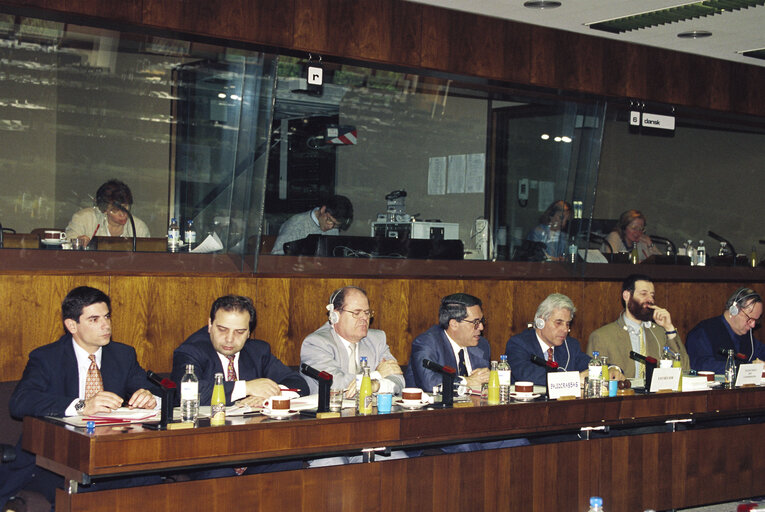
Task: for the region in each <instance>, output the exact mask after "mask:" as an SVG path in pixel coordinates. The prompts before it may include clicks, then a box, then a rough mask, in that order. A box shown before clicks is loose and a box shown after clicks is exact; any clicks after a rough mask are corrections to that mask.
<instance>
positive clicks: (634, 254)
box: [630, 243, 640, 265]
mask: <svg viewBox="0 0 765 512" xmlns="http://www.w3.org/2000/svg"><path fill="white" fill-rule="evenodd" d="M630 263H632V264H633V265H637V264H638V263H640V253H638V244H636V243H634V244H632V250H631V251H630Z"/></svg>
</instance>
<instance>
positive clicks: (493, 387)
mask: <svg viewBox="0 0 765 512" xmlns="http://www.w3.org/2000/svg"><path fill="white" fill-rule="evenodd" d="M497 366H498V365H497V362H496V361H492V362H491V369H490V370H489V396H488V398H487V400H486V403H487V404H489V405H498V404H499V370H498V369H497Z"/></svg>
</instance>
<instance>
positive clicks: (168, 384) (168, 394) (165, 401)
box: [146, 370, 177, 430]
mask: <svg viewBox="0 0 765 512" xmlns="http://www.w3.org/2000/svg"><path fill="white" fill-rule="evenodd" d="M146 378H147V379H149V381H151V382H152V383H153V384H156V385H157V386H159V388H160V389H161V390H162V405H161V407H162V410H161V415H160V420H159V425H155V426H154V428H159V429H160V430H165V429H167V424H168V423H170V422H172V421H173V406H174V405H175V390H176V388H177V386H176V384H175V382H173V381H172V380H170V379H168V378H166V377H165V378H160V376H159V375H157V374H156V373H154V372H153V371H151V370H146ZM147 426H148V425H147ZM149 428H152V427H149Z"/></svg>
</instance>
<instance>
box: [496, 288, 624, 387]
mask: <svg viewBox="0 0 765 512" xmlns="http://www.w3.org/2000/svg"><path fill="white" fill-rule="evenodd" d="M574 313H576V308H575V307H574V303H573V302H572V301H571V299H569V298H568V297H566V296H565V295H562V294H560V293H553V294H551V295H549V296H548V297H547V298H546V299H545V300H543V301H542V303H541V304H540V305H539V307H538V308H537V312H536V313H534V327H533V328H530V329H526V330H525V331H523V332H522V333H520V334H516V335H515V336H513V337H512V338H510V339H509V340H508V341H507V346H506V347H505V353H506V354H507V360H508V362H509V363H510V368H511V369H512V374H511V375H512V379H513V382H515V381H517V380H523V381H532V382H533V383H534V384H536V385H537V386H546V385H547V370H546V368H544V367H543V366H542V365H541V364H539V363H534V362H532V359H533V357H532V356H536V360H537V361H539V362H540V363H541V362H542V361H547V362H548V363H549V362H555V363H557V365H558V368H559V369H560V370H561V371H570V372H587V367H588V365H589V362H590V359H591V358H590V356H588V355H587V354H585V353H584V352H582V349H581V348H580V346H579V341H578V340H576V339H575V338H571V337H570V336H569V335H568V333H569V331H570V330H571V321H572V320H573V319H574ZM610 371H611V378H612V379H618V380H623V379H624V375H622V373H621V372H620V371H619V370H618V369H617V368H615V367H614V368H612V369H611V370H610ZM586 375H587V374H586V373H583V374H582V378H584V377H585V376H586Z"/></svg>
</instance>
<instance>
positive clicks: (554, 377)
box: [547, 372, 582, 400]
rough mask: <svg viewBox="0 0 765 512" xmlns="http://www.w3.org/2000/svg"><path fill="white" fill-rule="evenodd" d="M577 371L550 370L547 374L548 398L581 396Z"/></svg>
mask: <svg viewBox="0 0 765 512" xmlns="http://www.w3.org/2000/svg"><path fill="white" fill-rule="evenodd" d="M580 383H581V380H579V372H550V373H548V374H547V389H548V391H549V392H550V396H549V397H548V398H550V400H557V399H558V398H561V397H564V396H573V397H575V398H579V397H580V396H582V389H581V387H580V386H581V384H580Z"/></svg>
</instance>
